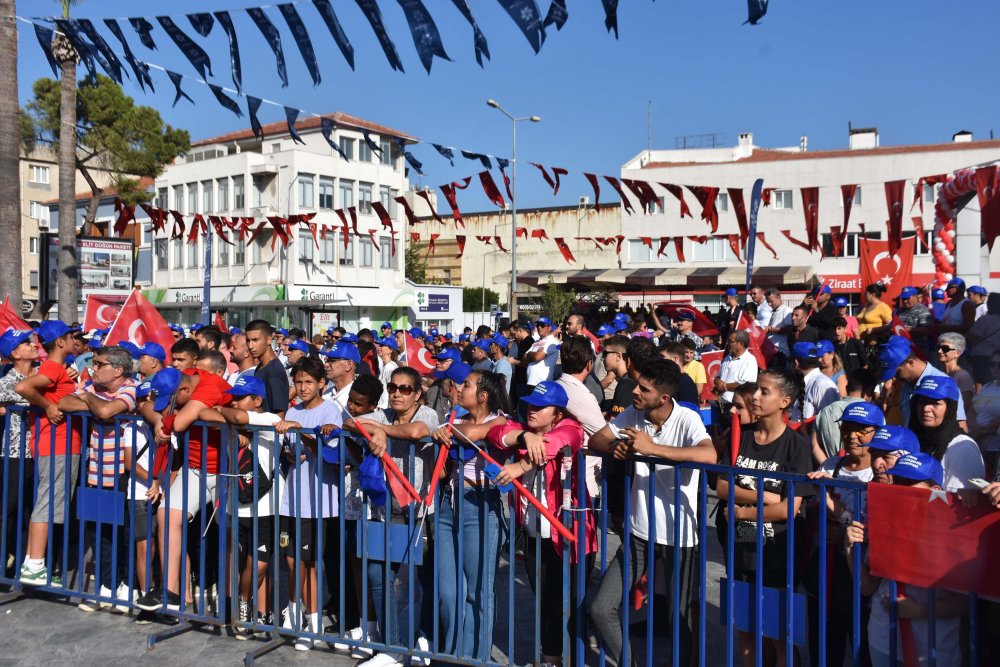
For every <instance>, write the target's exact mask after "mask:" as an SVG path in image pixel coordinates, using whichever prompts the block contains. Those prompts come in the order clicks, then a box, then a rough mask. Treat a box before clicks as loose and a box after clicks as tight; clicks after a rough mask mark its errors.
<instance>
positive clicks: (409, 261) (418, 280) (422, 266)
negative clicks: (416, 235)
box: [403, 243, 427, 285]
mask: <svg viewBox="0 0 1000 667" xmlns="http://www.w3.org/2000/svg"><path fill="white" fill-rule="evenodd" d="M403 265H404V266H403V273H404V276H405V277H406V279H407V280H409V281H410V282H411V283H414V284H417V285H426V284H427V257H426V256H425V255H423V254H422V253H421V252H420V247H419V246H418V245H417V244H416V243H407V244H406V254H405V255H403Z"/></svg>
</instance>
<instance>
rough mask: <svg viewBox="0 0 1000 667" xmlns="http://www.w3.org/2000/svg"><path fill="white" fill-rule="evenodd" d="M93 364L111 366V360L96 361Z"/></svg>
mask: <svg viewBox="0 0 1000 667" xmlns="http://www.w3.org/2000/svg"><path fill="white" fill-rule="evenodd" d="M91 365H92V366H93V367H94V368H104V367H105V366H110V365H111V362H110V361H94V362H93V363H92V364H91Z"/></svg>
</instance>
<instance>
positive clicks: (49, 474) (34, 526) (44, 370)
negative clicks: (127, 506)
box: [14, 320, 82, 586]
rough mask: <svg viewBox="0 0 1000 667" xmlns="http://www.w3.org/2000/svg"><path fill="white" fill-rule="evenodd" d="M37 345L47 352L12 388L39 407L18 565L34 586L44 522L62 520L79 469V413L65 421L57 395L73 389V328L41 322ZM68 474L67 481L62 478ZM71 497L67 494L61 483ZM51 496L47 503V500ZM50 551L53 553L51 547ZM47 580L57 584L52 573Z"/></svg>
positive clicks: (40, 576)
mask: <svg viewBox="0 0 1000 667" xmlns="http://www.w3.org/2000/svg"><path fill="white" fill-rule="evenodd" d="M36 333H37V334H38V340H39V341H40V342H41V344H42V349H44V350H45V353H46V354H47V355H48V359H46V360H45V361H44V362H42V364H41V365H40V366H39V367H38V371H37V372H36V373H35V374H34V375H32V376H31V377H28V378H25V379H24V380H21V381H20V382H18V383H17V386H16V387H14V391H16V392H17V393H19V394H21V396H24V398H25V399H26V400H27V401H28V403H30V404H31V406H32V407H34V408H38V409H39V410H42V411H43V414H42V415H41V416H36V415H32V416H31V420H32V422H33V423H32V436H33V439H34V451H33V456H34V458H35V475H36V477H37V478H38V488H37V489H36V495H35V498H36V500H35V506H34V509H33V510H32V511H31V523H30V524H29V526H28V550H27V556H26V557H25V559H24V564H23V565H22V566H21V575H20V581H21V583H22V584H28V585H31V586H39V585H42V584H46V583H49V577H48V570H47V569H46V567H45V551H46V547H47V545H48V541H49V525H50V524H52V525H61V524H62V523H64V522H65V520H66V508H67V507H69V504H70V503H71V502H72V501H73V494H74V493H75V491H76V483H77V476H78V474H79V471H80V431H81V429H82V426H81V423H80V420H79V419H76V420H73V423H72V424H67V423H66V416H65V415H64V414H63V412H62V410H60V409H59V401H60V400H62V399H63V398H64V397H66V396H69V395H70V394H72V393H73V392H74V391H75V390H76V383H75V382H74V381H73V376H72V375H71V374H70V373H68V372H67V370H66V366H65V363H66V357H67V355H69V354H70V351H71V350H72V349H73V346H74V343H73V330H72V329H70V328H69V327H68V326H67V325H66V324H65V323H64V322H60V321H59V320H47V321H45V322H42V324H41V326H39V327H38V329H37V330H36ZM66 475H69V484H68V485H67V484H66ZM67 486H68V487H69V493H70V497H68V498H67V497H66V487H67ZM50 496H51V504H50ZM53 553H58V552H57V551H55V550H54V551H53ZM51 584H52V585H54V586H61V585H62V580H61V579H60V578H59V577H58V576H53V577H52V580H51Z"/></svg>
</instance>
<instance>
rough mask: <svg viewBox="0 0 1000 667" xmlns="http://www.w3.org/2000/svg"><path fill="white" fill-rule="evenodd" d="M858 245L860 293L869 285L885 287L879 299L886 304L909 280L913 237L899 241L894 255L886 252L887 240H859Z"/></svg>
mask: <svg viewBox="0 0 1000 667" xmlns="http://www.w3.org/2000/svg"><path fill="white" fill-rule="evenodd" d="M858 245H859V248H858V255H859V256H860V258H861V271H860V273H861V288H862V290H864V288H866V287H868V285H870V284H872V283H882V284H883V285H885V287H886V293H885V295H883V297H882V300H883V301H886V302H888V301H891V300H892V299H895V298H896V297H897V296H899V293H900V292H901V291H902V290H903V288H904V287H906V286H908V285H909V284H910V283H911V282H912V281H913V253H914V252H915V251H916V243H915V238H914V237H912V236H911V237H910V238H908V239H903V240H902V245H901V246H900V248H899V251H898V252H897V254H895V255H894V254H892V253H890V252H889V242H888V241H874V240H870V239H860V240H859V241H858Z"/></svg>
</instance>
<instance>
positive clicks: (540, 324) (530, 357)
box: [524, 315, 559, 394]
mask: <svg viewBox="0 0 1000 667" xmlns="http://www.w3.org/2000/svg"><path fill="white" fill-rule="evenodd" d="M535 329H537V330H538V340H537V341H536V342H535V343H534V344H533V345H532V346H531V347H530V348H528V352H527V353H526V354H525V355H524V361H525V362H527V364H528V381H527V385H528V390H527V393H529V394H530V393H531V390H532V389H534V387H535V385H537V384H538V383H539V382H546V381H549V380H552V379H553V376H554V375H555V368H556V361H557V360H558V358H559V340H558V339H557V338H556V337H555V336H553V335H552V320H550V319H549V318H548V317H546V316H544V315H543V316H542V317H539V318H538V321H537V322H535Z"/></svg>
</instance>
